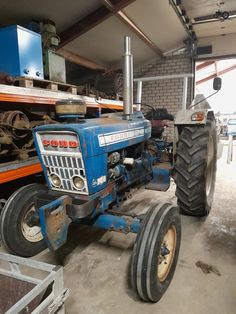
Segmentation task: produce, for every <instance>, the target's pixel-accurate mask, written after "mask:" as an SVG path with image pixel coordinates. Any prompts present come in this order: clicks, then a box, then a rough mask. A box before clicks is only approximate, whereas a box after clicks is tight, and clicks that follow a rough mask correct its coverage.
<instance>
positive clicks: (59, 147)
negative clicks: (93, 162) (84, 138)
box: [36, 131, 88, 195]
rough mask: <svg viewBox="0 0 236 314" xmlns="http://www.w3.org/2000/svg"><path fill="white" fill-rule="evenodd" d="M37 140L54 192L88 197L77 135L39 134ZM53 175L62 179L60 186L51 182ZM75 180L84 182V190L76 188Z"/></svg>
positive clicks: (61, 132)
mask: <svg viewBox="0 0 236 314" xmlns="http://www.w3.org/2000/svg"><path fill="white" fill-rule="evenodd" d="M36 138H37V142H38V146H39V149H40V154H41V157H42V162H43V164H44V166H45V168H46V170H47V177H48V179H49V182H50V183H51V188H52V190H55V191H68V192H72V193H77V194H85V195H88V184H87V179H86V173H85V168H84V162H83V158H82V154H81V150H80V145H79V139H78V137H77V134H75V133H73V132H65V131H64V132H63V131H57V132H37V133H36ZM53 175H56V176H58V177H59V178H60V182H61V184H60V186H54V185H53V183H52V180H51V178H52V176H53ZM75 178H80V179H82V180H83V182H84V186H83V187H82V188H76V186H75V184H74V179H75Z"/></svg>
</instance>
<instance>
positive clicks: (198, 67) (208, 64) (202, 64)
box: [196, 60, 215, 71]
mask: <svg viewBox="0 0 236 314" xmlns="http://www.w3.org/2000/svg"><path fill="white" fill-rule="evenodd" d="M214 63H215V61H213V60H209V61H206V62H203V63H200V64H198V65H197V66H196V70H197V71H199V70H202V69H204V68H206V67H208V66H210V65H212V64H214Z"/></svg>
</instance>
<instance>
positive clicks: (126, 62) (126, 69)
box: [123, 36, 133, 120]
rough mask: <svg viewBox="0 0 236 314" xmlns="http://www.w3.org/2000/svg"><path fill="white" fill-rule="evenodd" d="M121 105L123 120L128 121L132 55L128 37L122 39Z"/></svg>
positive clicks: (129, 116) (131, 89)
mask: <svg viewBox="0 0 236 314" xmlns="http://www.w3.org/2000/svg"><path fill="white" fill-rule="evenodd" d="M123 103H124V111H123V112H124V119H126V120H130V119H131V115H132V114H133V55H132V53H131V44H130V37H129V36H125V38H124V54H123Z"/></svg>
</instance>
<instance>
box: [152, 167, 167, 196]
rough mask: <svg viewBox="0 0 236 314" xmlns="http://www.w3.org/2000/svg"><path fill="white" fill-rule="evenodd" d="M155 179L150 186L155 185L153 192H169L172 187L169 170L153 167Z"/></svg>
mask: <svg viewBox="0 0 236 314" xmlns="http://www.w3.org/2000/svg"><path fill="white" fill-rule="evenodd" d="M152 173H153V178H152V180H151V181H150V184H153V185H152V186H153V187H154V188H153V190H156V191H167V190H168V189H169V187H170V171H169V169H165V168H160V166H157V167H155V166H154V167H152ZM147 188H148V186H147Z"/></svg>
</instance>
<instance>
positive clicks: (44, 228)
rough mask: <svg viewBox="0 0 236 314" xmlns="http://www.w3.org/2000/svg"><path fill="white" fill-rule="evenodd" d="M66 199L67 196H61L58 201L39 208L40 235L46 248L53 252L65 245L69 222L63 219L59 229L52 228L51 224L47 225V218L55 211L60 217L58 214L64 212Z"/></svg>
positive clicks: (55, 217) (54, 217)
mask: <svg viewBox="0 0 236 314" xmlns="http://www.w3.org/2000/svg"><path fill="white" fill-rule="evenodd" d="M66 198H67V196H61V197H59V198H58V199H56V200H54V201H52V202H50V203H48V204H46V205H44V206H42V207H40V209H39V220H40V226H41V232H42V235H43V237H44V240H45V242H46V244H47V247H48V248H49V249H51V250H54V251H55V250H57V249H58V248H59V247H61V246H62V245H63V244H65V243H66V240H67V234H68V226H69V223H70V221H69V219H65V221H64V222H63V223H61V224H60V227H59V228H58V227H55V226H54V228H52V225H51V224H50V225H48V216H50V215H52V213H53V211H57V214H58V215H60V213H62V212H63V211H64V210H65V208H64V200H65V199H66ZM58 217H59V216H58ZM52 218H53V219H58V218H57V216H52ZM59 219H60V218H59ZM66 220H67V221H66ZM53 224H54V223H53Z"/></svg>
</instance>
